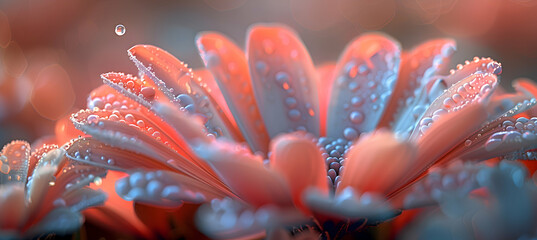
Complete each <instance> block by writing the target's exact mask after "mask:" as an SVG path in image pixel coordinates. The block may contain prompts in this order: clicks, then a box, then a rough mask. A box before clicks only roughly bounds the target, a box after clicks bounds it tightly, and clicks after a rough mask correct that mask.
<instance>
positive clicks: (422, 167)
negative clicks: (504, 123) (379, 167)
mask: <svg viewBox="0 0 537 240" xmlns="http://www.w3.org/2000/svg"><path fill="white" fill-rule="evenodd" d="M487 117H488V112H487V109H486V106H485V105H483V104H480V103H474V104H471V105H469V106H467V107H464V108H462V109H460V110H459V111H456V112H451V113H448V114H445V115H443V116H442V117H440V118H439V119H438V120H437V121H435V123H434V124H432V125H431V127H430V128H429V129H428V130H427V131H426V132H425V134H423V136H422V137H421V138H419V139H418V141H417V144H418V149H419V152H418V156H417V159H416V160H415V161H414V163H413V166H412V168H410V169H409V170H408V171H407V172H406V173H405V174H404V177H402V179H403V180H402V181H401V182H400V183H399V184H398V185H397V186H398V188H399V191H400V190H401V187H404V186H405V185H407V184H409V183H411V182H412V181H413V180H416V179H417V178H418V177H420V175H421V174H423V173H424V172H425V171H426V170H427V169H428V168H429V167H431V166H432V165H433V164H435V163H437V162H439V161H441V160H442V159H443V157H444V156H445V155H446V154H447V153H448V152H449V151H450V150H452V149H453V148H455V147H456V146H457V145H458V144H459V143H461V142H463V141H464V139H466V138H467V137H469V136H470V135H472V134H473V133H475V132H476V131H477V130H479V128H480V127H481V125H482V124H483V123H484V122H486V121H487ZM445 159H446V160H452V159H453V158H445ZM396 193H397V192H392V193H391V194H390V196H392V195H394V194H396Z"/></svg>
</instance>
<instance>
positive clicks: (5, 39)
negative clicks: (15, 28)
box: [0, 11, 11, 48]
mask: <svg viewBox="0 0 537 240" xmlns="http://www.w3.org/2000/svg"><path fill="white" fill-rule="evenodd" d="M10 41H11V28H10V27H9V20H8V19H7V16H6V14H4V12H2V11H0V47H2V48H5V47H7V45H9V42H10Z"/></svg>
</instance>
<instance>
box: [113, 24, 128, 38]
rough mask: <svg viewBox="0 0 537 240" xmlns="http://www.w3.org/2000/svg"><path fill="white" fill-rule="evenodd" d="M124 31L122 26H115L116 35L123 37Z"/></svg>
mask: <svg viewBox="0 0 537 240" xmlns="http://www.w3.org/2000/svg"><path fill="white" fill-rule="evenodd" d="M125 31H127V29H126V28H125V26H123V25H122V24H118V25H116V35H118V36H123V35H124V34H125Z"/></svg>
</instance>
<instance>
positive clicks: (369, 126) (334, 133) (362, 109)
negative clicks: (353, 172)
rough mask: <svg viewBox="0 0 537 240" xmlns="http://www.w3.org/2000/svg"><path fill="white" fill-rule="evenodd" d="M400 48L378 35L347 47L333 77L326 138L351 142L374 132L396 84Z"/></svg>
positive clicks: (387, 38) (393, 42)
mask: <svg viewBox="0 0 537 240" xmlns="http://www.w3.org/2000/svg"><path fill="white" fill-rule="evenodd" d="M400 48H401V47H400V46H399V44H398V43H397V42H396V41H395V40H393V39H391V38H389V37H386V36H383V35H380V34H367V35H363V36H361V37H359V38H357V39H355V40H354V41H353V42H352V43H351V44H350V45H348V46H347V48H346V49H345V51H344V53H343V54H342V55H341V57H340V60H339V62H338V65H337V67H336V70H335V74H334V77H335V78H336V79H335V80H334V81H333V84H334V85H333V86H332V93H331V94H330V96H331V98H330V102H329V105H328V120H327V136H329V137H337V138H345V139H347V140H349V141H350V140H354V139H356V138H357V137H358V136H359V134H360V133H362V132H369V131H371V130H373V129H375V127H376V126H377V124H378V121H379V120H380V117H381V115H382V113H383V112H384V108H385V107H386V104H387V103H388V101H389V99H390V96H391V95H392V92H393V90H394V87H395V85H396V82H397V74H398V71H399V60H400V57H401V56H400V55H401V49H400Z"/></svg>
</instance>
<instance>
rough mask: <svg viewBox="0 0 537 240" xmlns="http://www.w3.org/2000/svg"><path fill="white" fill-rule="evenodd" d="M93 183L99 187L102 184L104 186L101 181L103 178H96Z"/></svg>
mask: <svg viewBox="0 0 537 240" xmlns="http://www.w3.org/2000/svg"><path fill="white" fill-rule="evenodd" d="M93 183H95V185H97V186H100V185H101V184H103V179H101V177H96V178H94V179H93Z"/></svg>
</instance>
